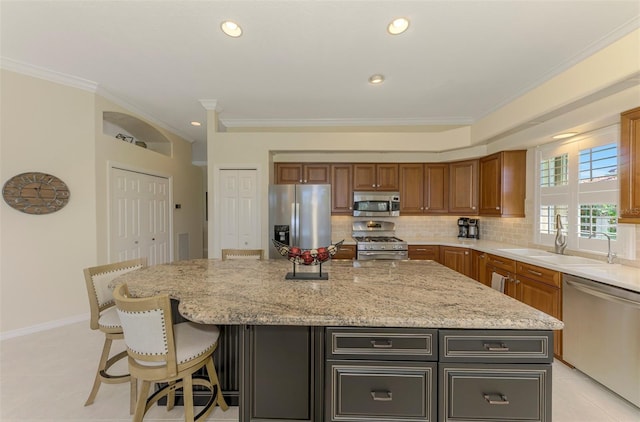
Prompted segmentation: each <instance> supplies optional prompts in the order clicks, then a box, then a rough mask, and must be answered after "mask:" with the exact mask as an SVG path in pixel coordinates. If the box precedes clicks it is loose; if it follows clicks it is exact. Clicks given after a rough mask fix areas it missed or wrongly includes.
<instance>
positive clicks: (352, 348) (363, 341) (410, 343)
mask: <svg viewBox="0 0 640 422" xmlns="http://www.w3.org/2000/svg"><path fill="white" fill-rule="evenodd" d="M437 350H438V331H437V330H430V329H420V328H338V327H335V328H327V336H326V353H327V358H328V359H375V360H411V361H414V360H418V361H435V360H437V358H438V353H437Z"/></svg>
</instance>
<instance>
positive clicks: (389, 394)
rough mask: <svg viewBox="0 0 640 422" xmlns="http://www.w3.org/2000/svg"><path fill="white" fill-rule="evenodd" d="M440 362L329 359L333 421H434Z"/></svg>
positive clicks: (328, 373) (327, 380) (328, 408)
mask: <svg viewBox="0 0 640 422" xmlns="http://www.w3.org/2000/svg"><path fill="white" fill-rule="evenodd" d="M436 372H437V364H436V363H435V362H433V363H426V362H425V363H417V362H416V363H411V362H357V361H329V362H328V363H327V374H326V380H325V382H326V386H327V391H326V394H327V396H328V397H327V398H328V400H326V401H327V403H328V404H327V415H326V419H327V420H330V421H434V420H435V417H436V379H437V375H436Z"/></svg>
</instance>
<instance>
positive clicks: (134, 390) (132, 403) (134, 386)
mask: <svg viewBox="0 0 640 422" xmlns="http://www.w3.org/2000/svg"><path fill="white" fill-rule="evenodd" d="M137 399H138V380H137V379H136V378H135V377H134V376H133V375H132V376H131V393H130V397H129V414H130V415H133V412H135V410H136V401H137Z"/></svg>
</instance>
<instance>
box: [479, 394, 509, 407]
mask: <svg viewBox="0 0 640 422" xmlns="http://www.w3.org/2000/svg"><path fill="white" fill-rule="evenodd" d="M483 397H484V399H485V400H486V401H487V403H489V404H498V405H504V404H509V400H507V396H505V395H504V394H483Z"/></svg>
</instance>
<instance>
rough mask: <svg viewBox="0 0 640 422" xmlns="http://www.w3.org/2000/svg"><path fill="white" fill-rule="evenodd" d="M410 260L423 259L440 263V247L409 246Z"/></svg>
mask: <svg viewBox="0 0 640 422" xmlns="http://www.w3.org/2000/svg"><path fill="white" fill-rule="evenodd" d="M408 249H409V259H422V260H431V261H436V262H440V246H438V245H409V247H408Z"/></svg>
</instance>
